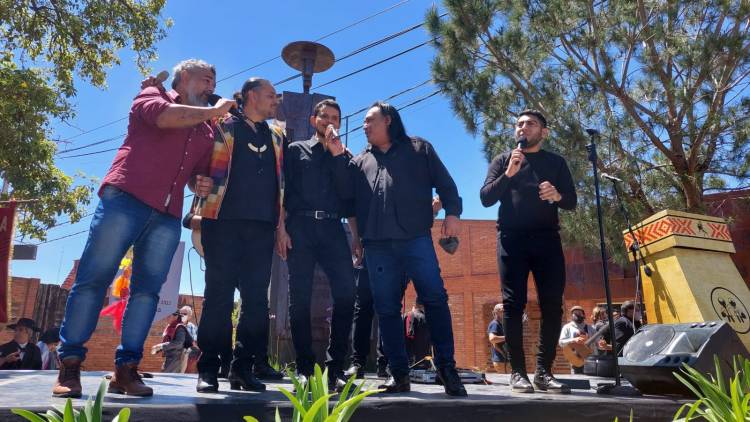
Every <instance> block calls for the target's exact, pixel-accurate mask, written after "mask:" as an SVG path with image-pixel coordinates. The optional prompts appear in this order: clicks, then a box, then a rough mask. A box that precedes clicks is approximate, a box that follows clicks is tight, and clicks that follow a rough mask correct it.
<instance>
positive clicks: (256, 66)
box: [58, 0, 409, 142]
mask: <svg viewBox="0 0 750 422" xmlns="http://www.w3.org/2000/svg"><path fill="white" fill-rule="evenodd" d="M408 2H409V0H402V1H400V2H398V3H396V4H393V5H391V6H389V7H386V8H385V9H383V10H381V11H379V12H375V13H373V14H371V15H369V16H366V17H364V18H362V19H360V20H358V21H356V22H353V23H350V24H349V25H346V26H344V27H342V28H339V29H337V30H335V31H333V32H329V33H328V34H325V35H323V36H322V37H320V38H318V39H316V40H315V42H319V41H322V40H324V39H326V38H329V37H332V36H333V35H336V34H338V33H340V32H343V31H346V30H347V29H350V28H353V27H355V26H357V25H359V24H361V23H363V22H366V21H368V20H370V19H372V18H375V17H377V16H380V15H382V14H383V13H386V12H389V11H391V10H393V9H395V8H397V7H399V6H403V5H404V4H406V3H408ZM280 58H281V56H280V55H279V56H276V57H273V58H270V59H268V60H264V61H262V62H260V63H257V64H255V65H253V66H250V67H248V68H247V69H243V70H240V71H239V72H235V73H233V74H231V75H229V76H226V77H224V78H221V79H219V80H218V81H216V83H219V82H223V81H226V80H227V79H231V78H234V77H235V76H238V75H241V74H243V73H245V72H248V71H250V70H253V69H256V68H258V67H260V66H263V65H264V64H268V63H270V62H272V61H274V60H277V59H280ZM127 118H128V117H127V116H125V117H122V118H120V119H117V120H113V121H111V122H108V123H104V124H103V125H100V126H97V127H95V128H93V129H89V130H85V131H83V132H81V133H78V134H76V135H73V136H71V137H69V138H66V139H64V140H63V139H61V140H58V141H59V142H68V141H70V140H72V139H75V138H78V137H79V136H82V135H85V134H87V133H91V132H94V131H96V130H99V129H102V128H105V127H108V126H111V125H113V124H115V123H119V122H121V121H123V120H125V119H127Z"/></svg>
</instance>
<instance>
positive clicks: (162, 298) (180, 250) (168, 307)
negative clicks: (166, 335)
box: [154, 241, 185, 322]
mask: <svg viewBox="0 0 750 422" xmlns="http://www.w3.org/2000/svg"><path fill="white" fill-rule="evenodd" d="M184 256H185V242H182V241H181V242H180V244H179V245H177V250H176V251H175V253H174V257H173V258H172V265H170V267H169V274H167V281H166V282H164V284H163V285H162V286H161V291H160V292H159V304H158V305H157V306H156V316H154V322H158V321H161V320H162V319H164V318H166V317H168V316H169V315H171V314H172V313H174V311H176V310H177V305H178V301H179V298H180V278H181V277H182V259H183V257H184Z"/></svg>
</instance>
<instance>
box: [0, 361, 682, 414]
mask: <svg viewBox="0 0 750 422" xmlns="http://www.w3.org/2000/svg"><path fill="white" fill-rule="evenodd" d="M56 375H57V372H56V371H2V372H0V420H1V421H6V420H10V421H21V420H22V418H21V417H19V416H16V415H13V414H12V413H11V411H10V410H11V409H12V408H16V407H20V408H24V409H28V410H32V411H39V412H43V411H46V410H47V409H49V408H51V406H52V405H62V404H64V400H63V399H57V398H54V397H52V396H51V393H50V391H51V388H52V385H53V384H54V381H55V377H56ZM104 375H105V373H104V372H86V373H84V376H83V388H84V397H83V399H86V397H87V396H86V395H87V394H95V393H96V389H97V387H98V385H99V382H100V381H101V379H102V376H104ZM487 378H488V379H489V380H490V381H491V382H492V383H493V384H492V385H476V384H472V385H467V390H468V392H469V397H468V398H462V399H456V398H451V397H448V396H447V395H445V393H444V392H443V389H442V387H440V386H438V385H424V384H412V392H411V393H408V394H399V395H383V394H378V395H375V396H371V397H369V398H367V399H366V400H365V401H364V402H363V404H362V405H361V406H360V407H359V409H358V410H357V412H356V413H355V414H354V417H353V418H352V421H355V422H356V421H360V422H362V421H420V422H421V421H440V422H452V421H471V422H481V421H524V422H526V421H531V422H542V421H544V422H547V421H575V422H586V421H602V422H604V421H608V422H611V421H613V420H614V418H615V417H616V416H617V417H619V419H620V421H627V420H628V418H629V415H630V411H631V409H632V410H633V415H634V418H633V420H635V421H671V420H672V416H673V415H674V413H675V411H676V410H677V409H678V408H679V406H680V405H681V404H682V403H684V402H685V401H684V400H683V399H678V398H674V397H661V396H642V397H613V396H603V395H597V394H596V392H595V391H594V390H593V389H574V390H573V394H571V395H555V394H547V393H534V394H518V393H511V392H510V390H509V387H508V375H498V374H488V376H487ZM558 378H560V379H569V380H574V379H575V380H579V381H578V382H580V381H584V382H585V380H588V381H590V383H591V386H592V387H594V388H595V387H596V385H597V383H598V382H601V381H602V379H598V378H592V377H586V376H581V375H563V376H560V377H558ZM195 381H196V375H194V374H154V378H153V379H147V380H146V383H147V384H148V385H150V386H152V387H153V388H154V392H155V395H154V396H153V397H149V398H132V397H128V396H120V395H113V394H108V395H107V396H106V398H105V404H104V410H105V415H107V416H106V417H105V419H106V420H107V421H109V420H111V419H112V417H113V416H114V415H115V414H116V412H117V411H119V408H121V407H130V409H131V417H130V420H131V421H159V422H170V421H180V422H184V421H199V420H200V421H211V422H223V421H242V416H245V415H252V416H255V417H256V418H258V419H259V420H261V421H272V420H273V415H274V412H275V409H276V408H277V407H278V408H279V409H280V412H281V414H282V417H283V419H284V420H289V419H290V416H291V405H290V404H289V403H288V402H287V401H286V398H285V397H284V396H283V395H282V394H281V393H280V392H279V391H278V389H277V388H276V387H279V386H281V387H285V388H286V389H288V390H291V388H292V386H291V382H290V381H288V380H284V381H280V382H278V383H273V384H271V383H269V384H268V391H266V392H265V393H252V392H235V391H229V384H228V383H226V382H224V381H223V380H222V382H221V390H222V391H220V392H219V393H218V394H210V395H209V394H198V393H196V392H195ZM379 381H380V380H378V379H377V378H374V377H368V378H367V380H366V383H367V385H372V387H373V388H374V386H375V385H376V383H377V382H379ZM83 403H84V400H75V401H74V406H75V407H76V408H77V407H80V406H82V405H83Z"/></svg>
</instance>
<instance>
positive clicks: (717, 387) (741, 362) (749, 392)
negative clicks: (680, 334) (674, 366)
mask: <svg viewBox="0 0 750 422" xmlns="http://www.w3.org/2000/svg"><path fill="white" fill-rule="evenodd" d="M714 366H715V367H716V376H715V377H714V375H713V374H709V375H708V376H706V375H704V374H702V373H700V372H698V371H696V370H695V369H693V368H691V367H689V366H687V365H683V369H682V372H683V373H684V375H680V374H675V377H677V379H679V380H680V382H682V383H683V384H685V385H686V386H687V387H688V388H689V389H690V391H692V392H693V394H695V396H696V397H697V398H698V400H696V401H695V402H693V403H687V404H684V405H682V406H681V407H680V408H679V409H678V410H677V413H676V414H675V416H674V420H675V421H679V422H683V421H684V422H687V421H693V420H706V421H708V422H730V421H735V422H746V421H750V405H749V404H748V403H750V360H748V359H746V358H745V357H743V356H735V358H734V359H733V369H734V375H733V376H732V378H731V379H730V381H729V383H727V381H726V378H725V377H724V375H723V374H722V370H721V364H720V362H719V357H718V356H714ZM683 413H685V416H684V417H681V416H682V414H683Z"/></svg>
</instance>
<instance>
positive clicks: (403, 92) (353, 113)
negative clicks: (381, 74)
mask: <svg viewBox="0 0 750 422" xmlns="http://www.w3.org/2000/svg"><path fill="white" fill-rule="evenodd" d="M431 82H432V79H427V80H426V81H424V82H421V83H418V84H417V85H414V86H412V87H409V88H406V89H404V90H402V91H399V92H397V93H395V94H393V95H391V96H390V97H387V98H384V99H383V101H389V100H392V99H394V98H396V97H399V96H401V95H404V94H406V93H407V92H411V91H414V90H415V89H417V88H419V87H422V86H424V85H427V84H429V83H431ZM369 109H370V106H369V105H368V106H365V107H362V108H360V109H359V110H357V111H354V112H352V113H349V114H347V115H346V116H344V117H342V118H341V120H344V119H347V118H349V117H352V116H356V115H357V114H360V113H362V112H364V111H367V110H369Z"/></svg>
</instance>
